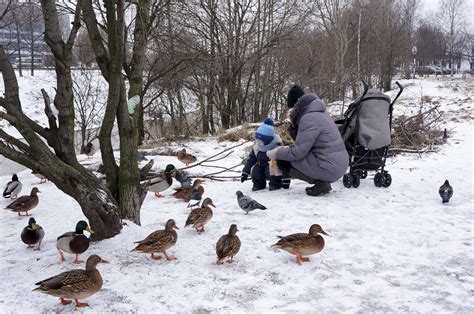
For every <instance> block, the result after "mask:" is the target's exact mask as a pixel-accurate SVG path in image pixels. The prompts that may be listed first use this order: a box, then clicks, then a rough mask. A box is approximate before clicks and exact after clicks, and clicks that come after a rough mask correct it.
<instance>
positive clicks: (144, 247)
mask: <svg viewBox="0 0 474 314" xmlns="http://www.w3.org/2000/svg"><path fill="white" fill-rule="evenodd" d="M174 229H179V228H178V227H177V226H176V222H175V221H174V220H173V219H170V220H168V221H167V222H166V227H165V230H157V231H155V232H152V233H150V234H149V235H148V236H147V237H146V238H145V239H143V240H141V241H137V242H135V243H138V245H137V247H136V248H134V249H133V250H132V252H140V253H151V258H152V259H154V260H159V259H161V256H155V255H154V253H163V254H164V255H165V257H166V259H167V260H174V259H176V257H175V256H168V254H166V250H168V249H169V248H170V247H172V246H173V245H175V244H176V241H178V233H176V231H175V230H174Z"/></svg>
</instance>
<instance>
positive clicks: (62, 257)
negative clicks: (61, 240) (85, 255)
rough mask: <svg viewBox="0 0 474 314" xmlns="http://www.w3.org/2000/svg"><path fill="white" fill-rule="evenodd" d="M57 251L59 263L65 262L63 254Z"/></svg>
mask: <svg viewBox="0 0 474 314" xmlns="http://www.w3.org/2000/svg"><path fill="white" fill-rule="evenodd" d="M58 251H59V260H60V261H61V263H62V262H64V261H66V259H65V258H64V254H63V252H61V251H60V250H58Z"/></svg>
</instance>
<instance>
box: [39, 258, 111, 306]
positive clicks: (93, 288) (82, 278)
mask: <svg viewBox="0 0 474 314" xmlns="http://www.w3.org/2000/svg"><path fill="white" fill-rule="evenodd" d="M99 263H105V264H108V263H109V262H108V261H106V260H104V259H102V258H101V257H100V256H98V255H91V256H89V258H88V259H87V263H86V269H85V270H83V269H74V270H70V271H66V272H63V273H60V274H59V275H56V276H53V277H51V278H48V279H45V280H42V281H40V282H37V283H35V285H38V286H39V287H37V288H35V289H34V290H33V291H37V292H40V293H44V294H48V295H51V296H53V297H59V300H60V301H61V304H63V305H67V304H70V303H71V302H72V301H68V300H72V299H74V301H75V302H76V307H84V306H89V305H88V304H87V303H80V302H79V300H80V299H86V298H88V297H90V296H91V295H93V294H96V293H97V292H99V290H100V289H101V288H102V283H103V280H102V276H101V275H100V272H99V271H98V270H97V264H99ZM66 299H68V300H66Z"/></svg>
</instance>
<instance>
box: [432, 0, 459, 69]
mask: <svg viewBox="0 0 474 314" xmlns="http://www.w3.org/2000/svg"><path fill="white" fill-rule="evenodd" d="M465 5H466V3H465V1H464V0H443V1H441V4H440V11H439V13H438V20H439V23H440V26H441V27H442V28H443V30H444V32H445V34H446V38H447V45H448V47H447V48H448V51H447V52H448V60H449V68H450V70H451V74H453V73H454V72H455V71H456V69H455V68H454V60H453V59H454V57H455V55H456V48H457V47H460V46H461V47H462V46H463V40H464V38H463V33H462V27H463V25H464V19H465V14H466V11H465ZM461 49H462V48H461Z"/></svg>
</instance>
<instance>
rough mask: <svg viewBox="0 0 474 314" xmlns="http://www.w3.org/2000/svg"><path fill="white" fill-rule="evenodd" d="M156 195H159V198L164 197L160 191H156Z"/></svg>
mask: <svg viewBox="0 0 474 314" xmlns="http://www.w3.org/2000/svg"><path fill="white" fill-rule="evenodd" d="M155 196H156V197H158V198H159V197H164V196H163V195H161V194H160V192H155Z"/></svg>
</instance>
